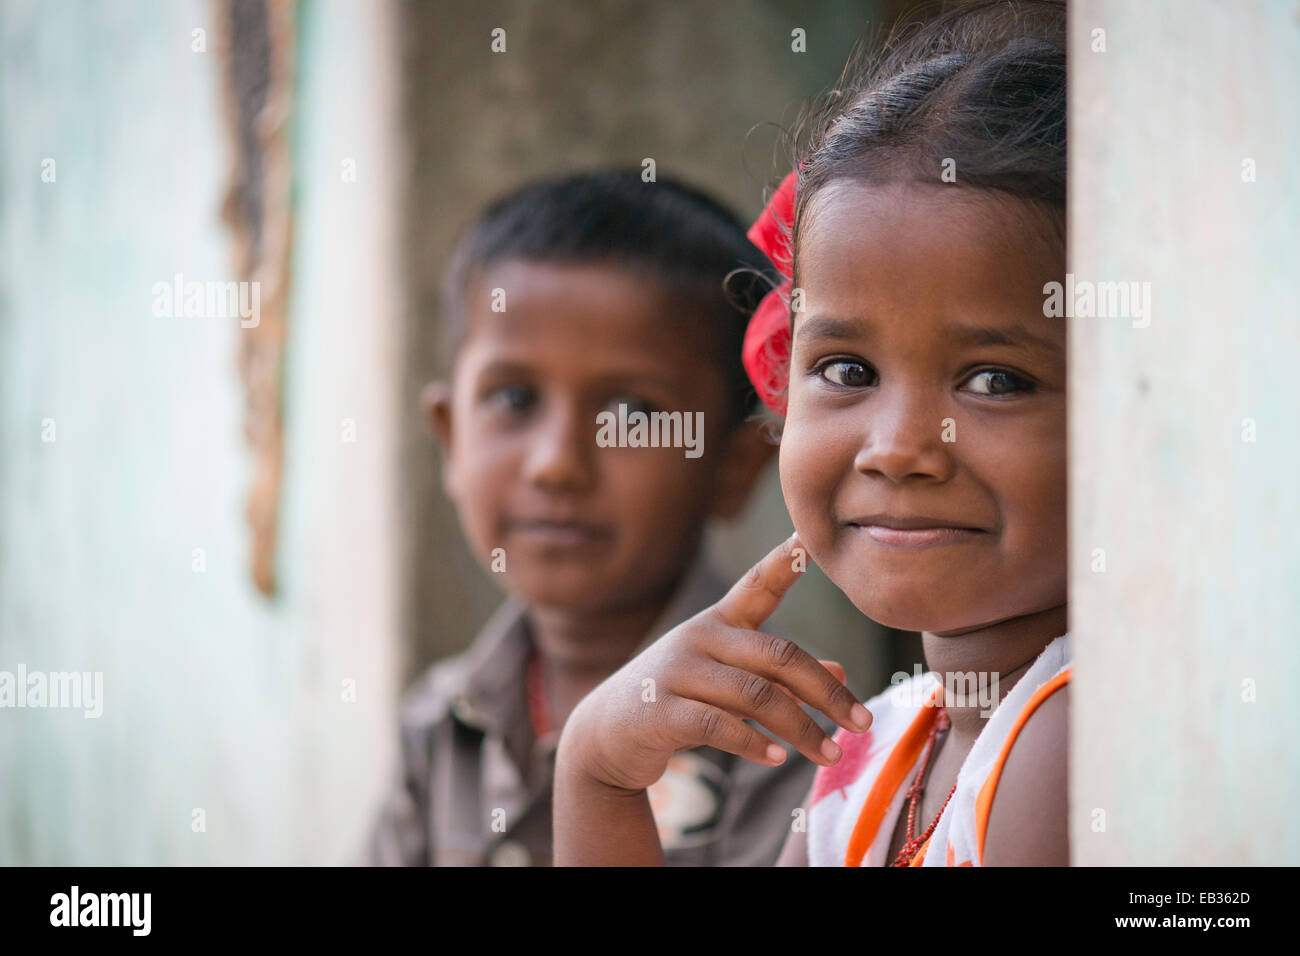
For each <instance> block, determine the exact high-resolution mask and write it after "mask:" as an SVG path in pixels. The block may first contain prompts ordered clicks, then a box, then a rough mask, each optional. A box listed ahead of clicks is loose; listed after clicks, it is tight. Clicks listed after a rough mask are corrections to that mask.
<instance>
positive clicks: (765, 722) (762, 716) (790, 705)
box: [674, 661, 840, 767]
mask: <svg viewBox="0 0 1300 956" xmlns="http://www.w3.org/2000/svg"><path fill="white" fill-rule="evenodd" d="M674 693H676V694H678V695H680V696H681V697H683V698H685V699H687V700H693V701H698V702H700V703H703V704H707V705H709V706H711V707H717V708H718V709H720V710H724V711H726V712H727V713H729V714H732V715H735V716H738V717H741V718H747V719H749V720H753V721H756V722H757V723H759V724H760V725H762V727H763V729H764V730H767V731H769V732H771V733H772V734H773V735H775V736H776V737H779V738H780V739H781V740H784V741H786V742H788V743H789V744H790V745H791V746H793V747H794V748H795V749H796V750H798V751H799V752H800V753H801V754H803V755H804V756H805V757H807V758H808V759H809V760H811V761H813V763H817V764H820V765H822V766H823V767H828V766H830V765H831V764H833V763H835V761H836V760H838V759H839V755H840V748H839V746H838V745H837V744H835V743H834V742H833V741H832V740H831V739H830V738H829V737H828V736H827V735H826V733H825V731H823V730H822V729H821V727H819V726H817V722H816V721H815V720H813V719H812V718H811V717H809V716H808V714H807V712H806V711H804V710H802V709H801V708H800V707H799V705H798V704H796V703H795V701H794V699H793V695H791V694H790V693H789V692H788V691H786V690H785V689H784V688H782V687H781V685H779V684H776V683H774V682H772V681H770V680H768V679H767V678H766V677H761V676H759V675H758V674H754V673H750V672H748V671H743V670H739V669H737V668H735V667H728V666H727V665H725V664H720V663H718V662H717V661H710V662H709V663H708V664H707V665H706V666H705V667H702V668H700V669H698V670H696V671H694V672H693V673H692V674H691V675H690V676H689V677H687V678H685V679H683V680H682V682H681V683H680V684H679V685H678V686H677V687H675V688H674Z"/></svg>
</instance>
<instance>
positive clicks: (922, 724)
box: [555, 2, 1070, 866]
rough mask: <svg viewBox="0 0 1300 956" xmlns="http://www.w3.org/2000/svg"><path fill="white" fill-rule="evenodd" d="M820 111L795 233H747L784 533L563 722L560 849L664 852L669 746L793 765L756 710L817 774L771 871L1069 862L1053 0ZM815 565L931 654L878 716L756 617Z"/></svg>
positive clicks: (565, 855)
mask: <svg viewBox="0 0 1300 956" xmlns="http://www.w3.org/2000/svg"><path fill="white" fill-rule="evenodd" d="M832 106H833V109H832V110H830V111H828V113H827V115H826V116H825V117H824V119H823V120H822V121H821V123H820V126H819V128H818V129H816V130H815V131H814V133H813V134H812V136H811V137H810V138H809V146H808V149H807V152H806V154H805V155H804V156H803V157H802V159H801V161H800V162H799V163H798V164H797V166H796V169H797V181H791V182H790V183H788V184H787V187H786V188H785V189H783V190H782V191H781V192H779V193H778V195H777V197H776V198H775V200H774V203H773V207H772V209H771V210H770V213H771V215H772V216H774V217H775V218H776V219H777V220H783V219H784V218H785V217H784V216H783V215H782V205H783V203H784V202H786V201H788V199H789V192H790V188H791V187H792V188H793V192H794V202H793V223H792V229H791V231H790V239H791V245H792V249H791V250H790V251H789V253H788V254H787V253H786V251H785V250H784V249H782V248H781V243H780V238H781V236H780V233H779V231H778V230H775V229H773V228H772V225H773V223H772V219H771V218H769V219H766V220H760V223H759V224H758V226H756V228H755V230H754V232H752V233H751V235H754V236H757V237H758V238H759V239H760V240H762V241H763V244H765V246H766V249H765V251H768V252H769V254H770V255H772V257H773V259H774V261H775V262H776V263H777V264H778V266H780V265H783V264H788V265H789V266H790V268H791V269H792V275H791V283H790V289H789V290H787V294H788V298H789V303H790V306H789V310H788V313H784V314H783V315H782V320H781V321H780V323H779V325H778V326H777V327H775V328H773V327H771V326H770V325H768V324H766V320H765V316H770V315H771V312H772V309H771V308H768V309H766V310H760V314H758V315H756V316H755V319H754V320H753V323H752V324H751V336H750V340H749V341H748V342H747V348H746V358H747V362H748V366H749V369H750V372H751V377H752V378H753V379H754V381H755V385H756V387H757V388H758V390H759V393H760V396H762V397H763V398H764V400H765V401H766V402H767V403H768V404H769V405H771V406H773V407H776V408H784V411H785V415H786V423H785V428H784V432H783V435H782V440H781V449H780V470H781V484H782V489H783V491H784V494H785V499H786V504H787V506H788V508H789V511H790V515H791V518H792V519H793V522H794V526H795V528H796V535H795V536H794V537H792V538H791V539H790V540H789V541H787V542H785V543H784V544H783V545H781V546H780V547H778V548H777V549H776V550H774V551H773V552H772V553H771V554H769V555H768V556H767V557H766V558H765V559H763V561H761V562H760V563H759V564H758V565H757V566H756V567H755V568H754V569H753V570H752V571H751V572H750V573H749V575H747V577H746V578H745V579H744V580H742V581H741V582H739V583H738V584H736V585H735V586H734V587H733V588H732V589H731V591H730V592H729V593H728V594H727V596H726V597H725V598H723V600H722V601H720V602H719V603H718V604H716V605H714V606H713V607H711V608H709V609H707V610H705V611H703V612H701V613H700V614H699V615H697V616H696V617H694V618H692V619H691V620H689V621H687V622H686V623H685V624H683V625H681V626H680V627H678V628H676V629H675V630H673V631H670V632H669V633H668V634H667V635H666V636H665V637H663V638H662V639H661V640H659V641H658V642H656V643H655V644H654V645H652V646H651V647H650V648H649V649H647V650H646V651H645V652H644V653H642V654H641V655H640V656H638V657H636V658H634V659H633V660H632V661H630V662H629V663H628V664H627V665H626V666H625V667H623V668H622V669H621V670H620V671H618V672H617V673H615V674H614V675H613V676H611V677H610V678H609V679H608V680H606V681H605V682H604V683H603V684H602V685H600V686H599V687H598V688H597V689H596V690H595V691H593V692H592V693H591V694H590V695H589V696H588V697H587V698H586V699H585V700H584V701H583V702H582V703H581V704H580V705H579V707H578V708H577V710H575V711H574V713H573V715H572V716H571V717H570V719H569V723H568V725H567V726H566V728H565V731H564V736H563V739H562V741H561V744H560V754H559V766H558V769H557V773H556V804H555V839H556V861H557V862H558V863H567V864H581V863H587V864H602V863H624V864H627V863H630V864H652V863H658V862H660V861H661V859H662V854H661V851H660V849H659V845H658V842H657V840H656V838H655V831H654V824H653V818H652V817H651V815H650V811H649V807H648V804H647V801H646V797H645V788H646V787H647V786H649V785H650V784H651V783H653V782H654V781H655V780H656V779H657V778H658V776H659V775H660V774H661V773H662V772H663V770H664V767H665V765H666V763H667V760H668V758H669V757H670V756H671V755H672V754H673V753H674V752H675V751H677V750H680V749H683V748H688V747H696V746H699V745H702V744H709V745H712V746H714V747H717V748H720V749H722V750H726V751H729V752H731V753H736V754H740V755H742V756H744V757H746V758H748V759H750V760H752V761H754V762H756V763H759V764H766V765H775V764H778V763H780V762H782V761H783V760H784V759H786V754H785V752H784V750H783V749H782V748H781V747H779V746H778V745H777V744H775V743H774V742H772V740H771V739H770V738H768V737H767V736H765V735H764V734H762V733H760V732H759V731H758V730H756V729H754V727H753V725H752V724H749V723H746V721H749V720H752V721H754V722H755V723H757V724H758V725H760V726H761V727H763V728H765V729H766V730H768V731H770V732H771V733H772V734H773V735H774V736H776V737H779V738H781V739H783V740H785V741H788V742H789V743H790V744H792V745H793V746H794V747H795V748H796V749H797V750H798V751H799V752H800V753H801V754H803V755H804V756H805V757H807V758H808V759H810V760H812V761H814V762H815V763H817V764H818V765H819V767H820V769H819V770H818V772H817V776H816V778H815V780H814V784H813V788H812V792H811V794H810V795H809V798H808V800H807V801H806V802H805V804H804V806H803V807H801V808H796V809H794V813H793V816H792V822H793V823H794V826H793V827H792V834H791V836H790V838H789V839H788V840H787V844H786V848H785V851H784V853H783V855H782V860H783V862H786V863H811V864H813V865H838V864H845V865H850V866H859V865H889V864H895V865H913V866H915V865H921V864H924V865H927V866H936V865H937V866H943V865H973V866H978V865H990V864H1013V865H1027V864H1030V865H1032V864H1055V865H1064V864H1066V863H1068V861H1069V854H1068V844H1067V827H1066V794H1067V787H1066V744H1067V725H1066V708H1067V704H1068V684H1067V681H1068V679H1069V675H1070V669H1069V660H1070V657H1069V639H1068V636H1067V635H1066V625H1067V617H1066V570H1067V568H1066V565H1067V562H1066V406H1065V396H1066V377H1065V372H1066V362H1065V346H1066V330H1065V327H1064V325H1063V324H1062V323H1061V321H1060V320H1059V319H1054V318H1050V317H1048V316H1046V315H1044V308H1043V301H1044V296H1043V288H1044V285H1045V284H1046V283H1048V282H1052V281H1059V280H1060V278H1061V275H1062V274H1063V273H1064V270H1065V251H1064V222H1065V54H1064V11H1063V8H1062V6H1061V5H1060V4H1057V3H1048V2H1024V3H1018V4H1008V3H998V4H985V5H981V6H979V7H977V8H969V7H968V8H965V9H963V10H962V11H959V12H957V13H955V14H951V15H949V16H947V17H945V18H943V19H941V20H939V21H936V22H934V23H932V24H931V25H929V26H927V27H925V28H923V29H920V30H917V31H915V32H913V33H912V34H911V35H910V36H908V37H906V38H904V39H903V40H901V41H897V42H894V43H892V44H891V46H890V48H889V49H888V50H887V51H886V55H885V56H884V57H883V58H882V59H881V61H880V63H879V65H878V66H877V67H876V68H875V69H874V70H872V71H870V72H867V73H865V74H864V75H863V77H862V78H861V79H860V80H857V81H851V82H848V83H846V84H845V85H843V86H842V87H841V90H840V91H839V92H838V93H837V94H835V98H834V100H833V101H832ZM787 330H788V332H787ZM787 336H788V337H787ZM805 555H807V556H810V557H811V558H812V559H814V560H815V561H816V562H817V563H818V564H819V565H820V566H821V567H822V568H823V569H824V570H825V572H826V573H827V575H828V576H829V577H830V578H831V580H833V581H834V582H835V583H836V585H838V586H839V587H840V588H842V589H843V590H844V592H845V593H846V594H847V595H848V596H849V597H850V598H851V599H852V600H853V602H854V604H855V605H856V606H857V607H858V608H859V609H860V610H861V611H862V612H863V613H864V614H866V615H868V616H869V617H871V618H874V619H875V620H877V621H880V622H881V623H883V624H886V625H890V626H892V627H897V628H903V629H909V630H919V631H921V632H922V633H923V641H924V648H925V656H926V662H927V664H928V666H929V668H930V672H929V673H927V674H925V675H922V676H920V677H918V678H914V679H912V680H910V681H907V682H906V683H904V684H901V685H899V686H897V687H895V688H893V689H892V690H891V691H890V692H888V693H884V694H881V695H878V696H877V697H874V698H872V699H871V700H870V701H868V702H867V706H866V708H864V707H863V706H862V704H860V703H858V702H857V701H855V700H854V699H853V697H852V695H851V694H850V693H849V691H848V690H847V689H846V688H845V687H844V685H843V684H842V683H841V682H840V681H839V680H838V679H837V678H836V676H834V675H832V674H831V672H830V671H829V670H827V669H826V668H825V667H824V666H822V665H821V664H820V663H818V662H817V661H815V660H813V659H812V658H810V657H809V656H808V655H806V654H805V653H803V652H802V651H800V650H799V649H798V647H797V646H796V645H794V644H793V643H791V642H789V641H787V640H784V639H782V638H780V637H776V636H772V635H768V634H764V633H761V632H760V631H759V630H758V629H759V628H760V627H761V626H762V623H763V621H764V620H765V618H766V617H767V616H768V615H769V614H770V613H771V611H772V610H773V609H774V608H775V606H776V605H777V603H778V602H779V601H780V599H781V597H782V595H783V594H784V592H785V591H786V589H787V588H789V587H790V585H791V584H792V583H793V582H794V580H795V578H796V577H797V576H798V574H799V571H800V570H801V569H802V568H803V566H804V560H805ZM799 702H805V703H807V704H808V705H810V706H812V707H814V708H816V709H817V710H820V711H822V712H823V713H825V714H826V715H827V716H828V717H830V718H832V719H833V720H834V721H835V722H836V723H837V724H839V725H840V726H841V727H842V728H843V729H842V730H841V731H840V732H839V733H837V735H836V738H835V740H833V741H832V740H831V739H829V738H827V737H826V736H825V735H824V734H823V733H822V732H821V731H820V730H819V729H818V727H817V725H816V724H815V723H814V722H813V721H812V720H811V719H810V718H809V717H808V715H807V714H806V713H805V712H804V711H803V710H801V709H800V707H799V706H798V703H799ZM868 727H870V729H869V730H868ZM801 820H806V823H807V826H806V830H805V827H803V826H801V825H800V821H801Z"/></svg>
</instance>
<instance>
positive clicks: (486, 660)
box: [442, 557, 727, 736]
mask: <svg viewBox="0 0 1300 956" xmlns="http://www.w3.org/2000/svg"><path fill="white" fill-rule="evenodd" d="M726 592H727V582H726V581H725V580H724V579H723V578H722V577H721V576H720V575H719V574H718V573H717V572H716V571H715V570H714V569H713V567H712V566H711V565H710V564H709V563H708V561H707V560H706V559H704V558H703V557H697V558H696V559H695V561H694V562H692V564H691V566H690V568H689V569H688V570H687V572H686V575H685V576H684V577H683V578H682V581H681V583H680V584H679V585H678V586H677V590H676V591H675V592H674V593H673V596H672V598H671V599H670V600H669V602H668V604H667V606H666V607H665V608H664V610H663V612H662V613H661V614H660V615H659V617H658V619H657V620H656V621H655V623H654V624H653V625H652V626H651V627H650V629H649V630H648V631H647V633H646V636H645V638H644V639H643V640H642V641H641V643H640V644H639V645H638V646H637V648H636V650H635V651H634V652H633V656H635V655H636V654H640V653H641V652H642V651H643V650H645V649H646V648H647V647H649V646H650V645H651V644H653V643H654V642H655V641H656V640H658V639H659V638H660V637H662V636H663V635H664V634H666V633H667V632H668V631H670V630H672V629H673V628H674V627H676V626H677V625H678V624H680V623H681V622H682V621H685V620H686V619H687V618H689V617H693V616H694V615H696V614H698V613H699V612H700V611H703V610H704V609H705V608H707V607H708V606H709V605H711V604H714V603H716V602H717V601H718V600H719V599H720V598H721V597H722V596H723V595H724V594H726ZM526 611H527V606H526V605H525V604H524V603H523V602H522V601H520V600H518V599H517V598H513V597H511V598H508V599H507V600H506V601H505V603H503V604H502V605H501V606H500V607H499V608H497V610H496V612H495V613H494V614H493V615H492V617H491V618H489V619H488V622H487V623H486V624H485V625H484V626H483V629H482V630H481V631H480V632H479V635H478V637H477V638H475V640H474V643H473V644H472V645H471V646H470V648H469V649H468V650H467V651H466V652H465V653H464V654H463V655H462V656H461V657H460V658H459V659H457V661H456V662H455V665H454V666H452V667H451V668H448V669H447V672H446V673H445V675H444V678H443V682H442V684H443V686H442V689H443V692H444V693H445V694H446V695H447V697H448V699H449V700H450V701H451V705H452V710H453V711H454V713H455V714H456V716H457V718H458V719H460V721H461V722H462V723H465V724H469V725H471V726H475V727H478V728H480V729H482V730H490V731H494V732H496V733H498V734H501V735H503V736H504V735H505V734H506V733H507V732H508V730H509V729H510V728H511V727H512V726H516V725H517V724H518V722H519V721H525V722H526V721H528V719H529V717H528V700H527V696H528V695H527V693H526V692H525V688H526V686H527V684H526V681H527V672H528V659H529V656H530V655H531V654H532V650H533V641H532V637H531V636H530V634H529V632H528V622H527V618H526V616H525V615H526Z"/></svg>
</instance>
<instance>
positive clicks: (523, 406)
mask: <svg viewBox="0 0 1300 956" xmlns="http://www.w3.org/2000/svg"><path fill="white" fill-rule="evenodd" d="M484 400H485V401H488V402H498V403H500V404H502V405H504V406H505V407H506V408H508V409H510V411H512V412H522V411H527V410H528V409H529V408H532V407H533V405H535V404H536V403H537V390H536V389H535V388H533V387H532V386H531V385H500V386H498V387H496V388H494V389H492V390H490V391H489V392H488V393H487V394H486V395H485V396H484Z"/></svg>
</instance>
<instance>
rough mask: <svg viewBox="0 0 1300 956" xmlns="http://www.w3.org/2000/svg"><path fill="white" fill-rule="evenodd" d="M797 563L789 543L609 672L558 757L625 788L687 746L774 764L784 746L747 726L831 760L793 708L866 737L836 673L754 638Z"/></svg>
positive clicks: (799, 558)
mask: <svg viewBox="0 0 1300 956" xmlns="http://www.w3.org/2000/svg"><path fill="white" fill-rule="evenodd" d="M806 560H807V558H806V553H805V552H804V551H803V549H802V548H801V547H800V546H799V541H798V538H797V536H791V537H790V538H789V540H787V541H785V542H784V543H783V544H781V545H780V546H779V547H777V548H776V549H775V550H773V551H772V552H771V553H770V554H768V555H767V557H765V558H763V560H762V561H760V562H759V563H758V564H757V565H755V566H754V567H753V568H752V569H751V570H750V571H749V573H748V574H746V575H745V577H744V578H742V579H741V580H740V581H738V582H737V583H736V584H735V586H734V587H732V589H731V590H730V591H728V592H727V594H726V596H725V597H723V598H722V600H721V601H719V602H718V603H717V604H715V605H713V606H712V607H710V608H708V609H706V610H704V611H701V612H700V613H699V614H697V615H696V616H695V617H693V618H691V619H690V620H688V621H686V622H685V623H683V624H681V625H679V626H678V627H676V628H674V629H673V630H671V631H669V632H668V633H667V634H665V635H664V636H663V637H661V638H660V639H659V640H658V641H656V642H655V643H654V644H652V645H651V646H650V647H649V648H647V649H646V650H645V651H644V652H643V653H642V654H640V655H639V656H637V657H635V658H633V659H632V660H631V661H629V662H628V663H627V664H626V665H624V667H623V668H621V669H620V670H619V671H617V672H616V673H614V674H613V675H611V676H610V677H609V678H608V679H607V680H606V681H605V682H604V683H603V684H601V685H600V686H599V687H597V688H596V689H595V690H594V691H592V692H591V693H590V694H589V695H588V696H587V697H586V698H585V699H584V700H583V701H582V702H581V703H580V704H579V705H578V707H577V708H576V709H575V710H574V711H573V713H572V714H571V715H570V716H569V719H568V720H567V721H566V722H565V728H564V734H563V737H564V739H563V740H562V741H561V755H560V759H561V761H562V762H563V763H565V764H566V765H567V767H568V769H569V770H570V771H576V772H578V773H580V774H581V775H583V776H585V777H587V778H589V779H590V780H591V781H593V782H595V783H599V784H603V785H605V786H606V787H611V788H615V789H617V790H621V791H634V792H635V791H640V790H644V789H645V788H646V787H648V786H649V785H650V784H652V783H654V782H655V781H656V780H658V779H659V778H660V777H661V776H663V773H664V770H665V768H666V767H667V764H668V758H669V757H671V756H672V755H673V754H674V753H675V752H677V751H679V750H685V749H689V748H691V747H698V746H701V745H708V746H710V747H716V748H717V749H719V750H725V751H727V752H728V753H733V754H737V755H739V756H741V757H745V758H746V759H748V760H752V761H754V762H755V763H758V764H762V765H765V766H775V765H777V764H779V763H781V762H782V761H784V760H785V758H786V753H785V750H783V749H782V748H781V747H780V746H778V745H777V744H775V743H773V742H772V741H771V739H769V738H768V737H766V736H764V735H763V734H761V733H759V732H758V731H757V730H755V729H754V728H753V727H751V726H749V725H748V724H746V723H745V722H744V721H745V719H746V718H750V719H753V720H754V721H756V722H757V723H758V724H760V725H761V726H763V727H764V728H766V729H767V730H769V731H771V733H772V734H774V735H775V736H777V737H779V738H781V739H782V740H785V741H788V742H789V743H790V744H792V745H793V746H794V747H795V748H796V749H797V750H798V751H799V752H800V753H802V754H803V755H804V756H805V757H807V758H808V759H809V760H812V761H813V762H815V763H817V764H820V765H822V766H829V765H831V764H833V763H835V762H836V761H837V760H839V758H840V748H839V747H838V746H837V745H836V744H835V742H834V741H832V740H831V739H830V738H829V737H827V736H826V734H825V733H823V732H822V730H821V728H820V727H818V726H817V724H816V723H815V722H814V721H813V720H812V719H811V718H810V717H809V716H808V715H807V714H806V713H804V712H803V711H802V710H801V709H800V708H799V702H801V701H802V702H805V703H807V704H809V705H811V706H812V707H814V708H816V709H817V710H820V711H821V712H822V713H824V714H826V715H827V716H828V717H830V718H831V719H832V720H834V721H835V722H836V723H838V724H839V725H840V726H842V727H845V728H846V729H848V730H849V731H851V732H853V733H861V732H862V731H864V730H866V729H867V727H869V726H870V724H871V715H870V714H869V713H868V712H867V709H866V708H865V707H863V706H862V704H860V703H859V702H858V701H857V700H856V699H855V698H854V697H853V695H852V694H851V693H850V692H849V690H848V688H847V687H845V686H844V684H843V683H842V682H841V681H842V676H836V675H835V674H832V673H831V671H830V670H828V669H827V668H826V667H825V666H823V665H822V664H821V663H820V662H819V661H817V660H816V659H815V658H813V657H812V656H810V655H809V654H808V653H806V652H805V651H803V650H802V649H800V648H799V646H798V645H796V644H794V643H793V642H792V641H789V640H786V639H784V638H780V637H774V636H772V635H770V634H764V633H763V632H761V631H759V630H758V628H759V627H761V626H762V624H763V622H764V621H765V620H766V619H767V618H768V616H769V615H770V614H771V613H772V612H773V611H774V610H776V607H777V605H778V604H779V603H780V602H781V598H782V597H784V596H785V592H786V591H787V590H788V589H789V588H790V586H791V585H792V584H793V583H794V581H795V579H796V578H797V577H798V576H799V574H800V573H801V572H802V570H803V568H804V567H805V566H806V565H805V562H806ZM831 666H832V667H836V668H837V669H839V668H838V665H835V664H832V665H831ZM841 675H842V671H841Z"/></svg>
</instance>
